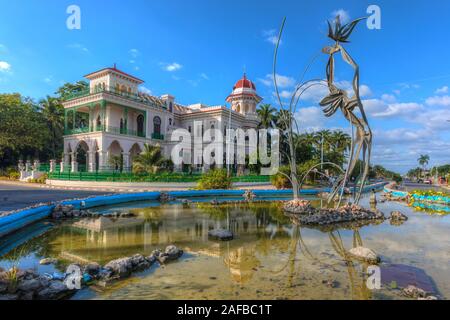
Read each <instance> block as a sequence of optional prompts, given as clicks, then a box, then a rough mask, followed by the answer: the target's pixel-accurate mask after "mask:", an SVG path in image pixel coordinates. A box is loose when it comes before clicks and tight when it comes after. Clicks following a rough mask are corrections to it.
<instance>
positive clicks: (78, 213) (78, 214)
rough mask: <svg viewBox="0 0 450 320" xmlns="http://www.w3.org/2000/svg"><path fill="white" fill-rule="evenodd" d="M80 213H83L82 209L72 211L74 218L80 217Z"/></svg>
mask: <svg viewBox="0 0 450 320" xmlns="http://www.w3.org/2000/svg"><path fill="white" fill-rule="evenodd" d="M80 215H81V212H80V210H73V211H72V216H73V217H74V218H78V217H79V216H80Z"/></svg>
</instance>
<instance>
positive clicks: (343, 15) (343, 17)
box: [331, 9, 350, 24]
mask: <svg viewBox="0 0 450 320" xmlns="http://www.w3.org/2000/svg"><path fill="white" fill-rule="evenodd" d="M337 15H339V18H340V19H341V23H342V24H344V23H347V22H350V14H349V13H348V11H346V10H344V9H338V10H334V11H333V12H332V13H331V18H332V19H334V18H336V16H337Z"/></svg>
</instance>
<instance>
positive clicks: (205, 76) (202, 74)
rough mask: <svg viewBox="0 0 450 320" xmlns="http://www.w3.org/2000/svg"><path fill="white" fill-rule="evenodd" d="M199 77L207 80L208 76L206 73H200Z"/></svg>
mask: <svg viewBox="0 0 450 320" xmlns="http://www.w3.org/2000/svg"><path fill="white" fill-rule="evenodd" d="M200 77H202V78H203V79H205V80H209V77H208V75H207V74H206V73H200Z"/></svg>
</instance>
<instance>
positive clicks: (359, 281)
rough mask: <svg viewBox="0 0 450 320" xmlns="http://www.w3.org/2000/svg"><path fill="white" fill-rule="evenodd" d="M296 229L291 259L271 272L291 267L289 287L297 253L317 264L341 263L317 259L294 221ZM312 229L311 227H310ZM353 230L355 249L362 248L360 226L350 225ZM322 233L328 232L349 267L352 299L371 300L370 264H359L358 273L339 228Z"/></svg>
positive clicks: (290, 254) (329, 265) (325, 230)
mask: <svg viewBox="0 0 450 320" xmlns="http://www.w3.org/2000/svg"><path fill="white" fill-rule="evenodd" d="M292 222H293V223H294V225H296V227H295V229H294V230H295V233H294V234H293V235H292V240H291V245H290V251H289V257H288V259H287V261H286V264H285V265H284V266H283V267H282V268H280V269H278V270H273V271H271V272H273V273H280V272H282V271H283V270H285V269H286V268H287V267H289V272H288V285H289V286H290V285H292V282H293V279H294V278H295V275H296V271H295V261H297V253H298V251H300V252H301V253H302V254H303V255H304V256H305V257H306V258H307V259H309V260H311V261H314V262H317V263H319V264H321V265H324V266H328V267H330V268H331V267H333V265H339V264H340V263H341V261H336V262H335V263H331V264H330V263H328V262H326V261H325V259H320V258H318V257H316V256H315V255H314V254H313V253H312V251H311V250H309V248H308V246H307V244H306V242H305V241H304V239H303V237H302V234H301V227H300V225H298V224H297V222H296V221H295V220H293V221H292ZM308 228H311V227H308ZM347 228H350V229H351V230H353V247H357V246H362V245H363V242H362V238H361V235H360V233H359V229H360V226H359V225H355V224H350V225H348V226H347V227H346V229H347ZM320 231H322V232H327V233H328V236H329V239H330V243H331V247H332V248H333V250H334V251H335V252H336V253H337V254H338V255H339V256H340V257H341V258H342V259H343V261H344V263H345V265H346V267H347V273H348V277H349V281H350V288H351V292H352V298H353V299H363V300H367V299H371V297H372V293H371V291H370V290H369V289H368V288H367V286H366V279H367V277H366V270H367V267H368V264H366V263H362V262H358V264H360V266H361V270H360V271H358V270H357V268H356V266H355V263H354V261H353V260H352V258H351V257H350V255H349V254H348V251H347V250H346V249H345V246H344V243H343V240H342V238H341V235H340V232H339V229H338V228H337V227H329V229H326V228H325V229H323V228H322V229H320ZM298 249H300V250H298Z"/></svg>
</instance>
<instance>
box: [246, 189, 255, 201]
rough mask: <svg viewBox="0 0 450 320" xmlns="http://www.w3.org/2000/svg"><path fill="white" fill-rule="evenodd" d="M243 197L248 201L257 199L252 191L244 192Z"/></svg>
mask: <svg viewBox="0 0 450 320" xmlns="http://www.w3.org/2000/svg"><path fill="white" fill-rule="evenodd" d="M243 197H244V199H245V200H246V201H253V199H255V198H256V195H255V194H254V193H253V191H252V190H247V191H245V192H244V195H243Z"/></svg>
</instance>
